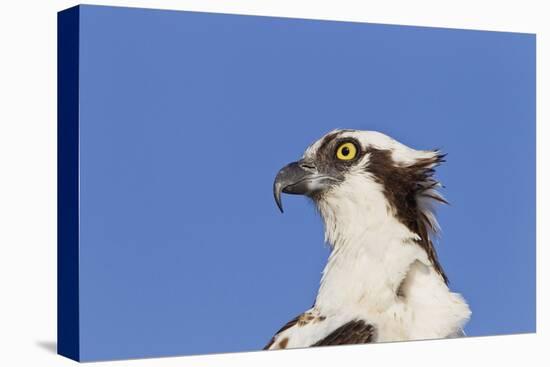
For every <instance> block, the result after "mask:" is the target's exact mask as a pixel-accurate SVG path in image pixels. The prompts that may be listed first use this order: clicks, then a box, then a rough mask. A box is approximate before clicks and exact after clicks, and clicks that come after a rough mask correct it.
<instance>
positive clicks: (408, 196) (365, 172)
mask: <svg viewBox="0 0 550 367" xmlns="http://www.w3.org/2000/svg"><path fill="white" fill-rule="evenodd" d="M443 158H444V155H443V154H441V153H440V152H439V151H438V150H429V151H426V150H415V149H412V148H409V147H407V146H405V145H403V144H401V143H399V142H398V141H396V140H394V139H392V138H390V137H389V136H387V135H384V134H382V133H379V132H376V131H361V130H334V131H331V132H330V133H328V134H326V135H325V136H323V137H322V138H321V139H319V140H318V141H316V142H315V143H313V144H312V145H310V146H309V147H308V148H307V150H306V151H305V153H304V155H303V156H302V159H300V160H299V161H297V162H292V163H290V164H288V165H286V166H285V167H283V168H282V169H281V170H280V171H279V172H278V174H277V176H276V178H275V182H274V184H273V194H274V197H275V202H276V203H277V206H278V207H279V209H280V210H281V212H282V211H283V207H282V200H281V192H283V193H287V194H297V195H306V196H309V197H311V198H312V199H313V200H314V201H319V200H322V199H323V198H326V197H327V196H331V195H332V196H341V197H347V198H348V199H354V196H355V195H357V196H359V195H361V196H363V192H362V191H364V189H365V188H366V187H367V186H369V183H372V184H378V185H381V186H380V188H381V189H382V190H383V192H384V194H385V196H386V198H387V199H388V201H389V204H391V205H398V204H399V203H397V202H396V201H403V200H404V201H405V202H410V204H414V203H413V201H417V200H418V199H421V196H423V195H422V194H424V195H426V194H428V195H432V196H433V198H432V199H435V200H437V201H442V202H445V201H444V199H443V198H442V197H441V195H440V194H439V193H437V192H436V191H435V189H436V188H437V187H439V186H440V185H439V182H437V181H436V180H435V179H433V173H434V170H433V168H434V167H435V166H437V165H439V164H440V163H441V162H443V161H444V160H443ZM351 181H355V183H356V184H358V185H360V184H361V183H362V184H363V185H362V186H363V187H359V186H358V187H355V189H356V190H350V189H351V187H349V184H350V183H351ZM371 186H372V185H371ZM344 191H345V192H344ZM357 199H359V198H358V197H357ZM416 204H418V202H417V203H416Z"/></svg>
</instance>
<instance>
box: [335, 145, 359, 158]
mask: <svg viewBox="0 0 550 367" xmlns="http://www.w3.org/2000/svg"><path fill="white" fill-rule="evenodd" d="M356 155H357V148H356V147H355V145H354V144H353V143H344V144H342V145H340V146H339V147H338V149H336V158H338V159H340V160H341V161H349V160H351V159H353V158H355V156H356Z"/></svg>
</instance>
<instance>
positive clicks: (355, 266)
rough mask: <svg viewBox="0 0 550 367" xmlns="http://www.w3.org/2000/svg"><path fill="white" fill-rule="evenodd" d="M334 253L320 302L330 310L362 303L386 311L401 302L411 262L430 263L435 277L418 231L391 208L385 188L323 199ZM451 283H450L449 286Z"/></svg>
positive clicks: (319, 296)
mask: <svg viewBox="0 0 550 367" xmlns="http://www.w3.org/2000/svg"><path fill="white" fill-rule="evenodd" d="M317 204H318V207H319V211H320V213H321V215H322V217H323V219H324V222H325V235H326V239H327V241H328V242H329V243H330V245H331V247H332V252H331V254H330V257H329V259H328V262H327V265H326V267H325V269H324V271H323V277H322V280H321V286H320V288H319V292H318V295H317V300H316V306H317V307H321V308H323V309H324V310H325V311H326V312H330V311H331V310H342V309H345V308H347V307H354V306H357V305H361V307H364V308H368V309H370V310H373V311H375V312H382V311H383V310H385V309H387V308H388V307H390V306H391V305H392V304H394V303H395V302H396V299H397V298H398V297H399V295H398V294H399V291H400V286H401V285H402V284H403V281H404V280H405V278H406V276H407V274H408V272H409V271H410V269H411V265H412V264H413V263H415V262H416V261H419V262H420V263H422V264H425V265H426V266H427V268H428V270H429V271H430V272H431V273H433V278H434V281H437V282H443V280H442V279H441V277H440V276H439V275H438V274H436V272H435V271H433V267H431V263H430V261H429V259H428V257H427V255H426V252H425V251H424V250H423V249H422V248H421V247H420V246H418V244H417V243H415V240H418V238H419V237H418V235H417V234H416V233H413V232H411V231H410V230H409V229H408V228H407V227H406V226H405V225H403V224H402V223H401V222H400V221H399V220H398V219H397V218H396V217H395V216H394V214H393V213H392V210H391V209H390V208H389V207H388V205H387V202H386V200H385V197H384V195H383V193H382V191H381V190H376V189H373V190H370V192H369V191H368V190H366V192H365V197H364V198H357V197H355V198H354V199H353V200H352V199H349V198H347V197H345V196H341V197H328V198H324V199H323V200H322V201H320V202H318V203H317ZM445 288H446V287H445Z"/></svg>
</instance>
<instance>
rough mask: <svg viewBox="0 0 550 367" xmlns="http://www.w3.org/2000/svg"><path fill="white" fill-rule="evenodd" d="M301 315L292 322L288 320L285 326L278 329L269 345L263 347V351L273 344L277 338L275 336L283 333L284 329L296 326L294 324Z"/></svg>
mask: <svg viewBox="0 0 550 367" xmlns="http://www.w3.org/2000/svg"><path fill="white" fill-rule="evenodd" d="M302 315H303V314H299V315H298V316H296V317H295V318H293V319H292V320H290V321H289V322H287V323H286V324H284V326H283V327H282V328H280V329H279V330H278V331H277V332H276V333H275V335H274V336H273V338H271V340H270V341H269V343H267V344H266V346H265V347H264V350H266V349H269V348H270V347H271V346H272V345H273V343H275V338H276V337H277V335H279V334H280V333H282V332H283V331H285V330H286V329H289V328H291V327H293V326H294V325H296V323H297V322H298V320H300V317H302Z"/></svg>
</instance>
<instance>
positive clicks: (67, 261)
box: [57, 7, 80, 360]
mask: <svg viewBox="0 0 550 367" xmlns="http://www.w3.org/2000/svg"><path fill="white" fill-rule="evenodd" d="M79 13H80V11H79V7H73V8H70V9H67V10H64V11H61V12H59V13H58V17H57V26H58V27H57V352H58V353H59V354H60V355H63V356H65V357H68V358H71V359H74V360H79V357H80V356H79V354H80V353H79V349H80V346H79V250H78V247H79V228H78V224H79V204H78V199H79V198H78V196H79V195H78V191H79V190H78V186H79V178H78V175H79V159H78V150H79V149H78V140H79V137H78V135H79V134H78V130H79V129H78V117H79V116H78V115H79V67H78V63H79Z"/></svg>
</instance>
